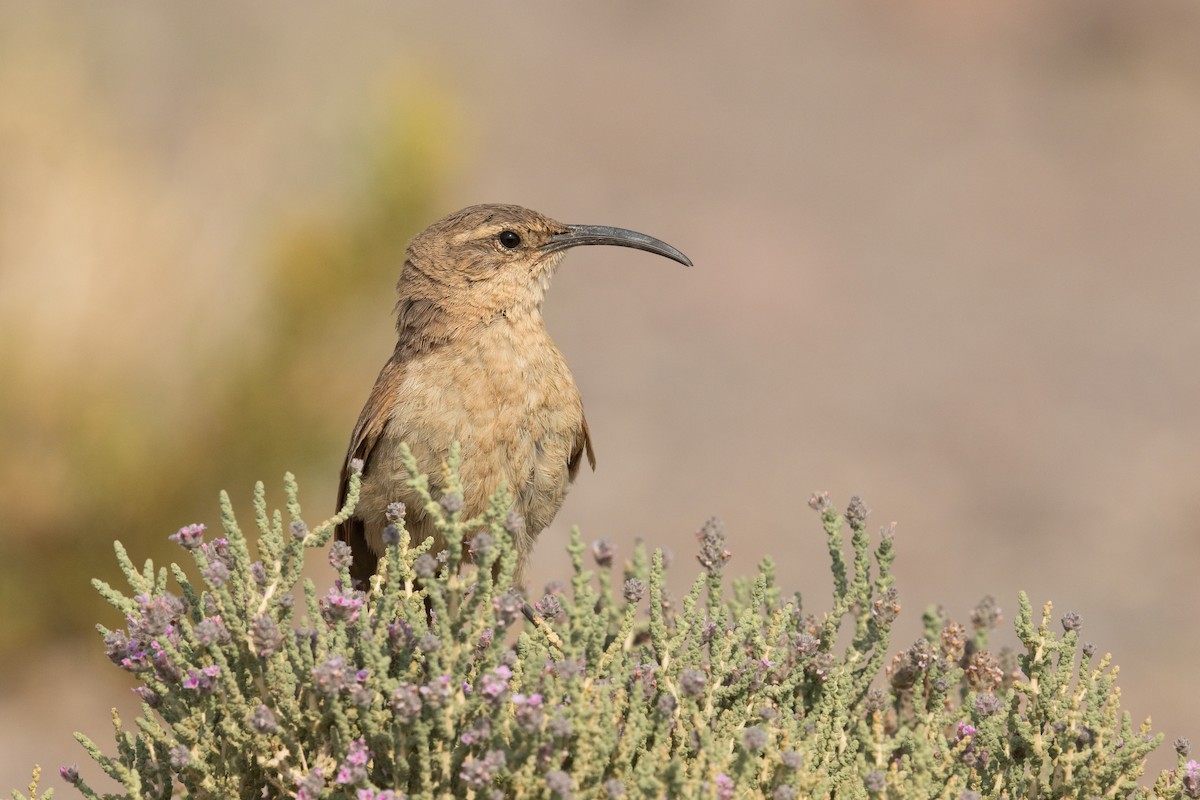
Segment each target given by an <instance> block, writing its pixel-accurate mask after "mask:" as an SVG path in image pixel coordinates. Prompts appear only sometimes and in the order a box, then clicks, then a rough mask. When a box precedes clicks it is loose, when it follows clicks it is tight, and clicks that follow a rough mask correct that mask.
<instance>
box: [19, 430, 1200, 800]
mask: <svg viewBox="0 0 1200 800" xmlns="http://www.w3.org/2000/svg"><path fill="white" fill-rule="evenodd" d="M407 466H408V469H409V471H410V473H411V474H416V469H415V465H414V464H413V463H412V462H411V459H410V460H409V463H408V464H407ZM445 471H446V481H445V485H446V486H447V492H446V495H445V496H444V497H442V498H433V497H430V496H429V492H428V488H427V487H428V483H427V481H426V479H425V478H424V477H418V478H415V479H414V480H413V481H412V486H413V487H414V488H415V489H417V490H418V491H420V492H421V493H422V497H423V500H424V502H425V509H424V510H425V512H426V513H427V514H429V515H430V516H431V517H432V518H433V519H435V520H436V522H437V527H438V530H439V531H440V532H441V533H442V535H443V536H444V537H445V539H446V541H447V542H449V546H448V547H447V549H446V550H445V551H443V552H441V553H436V554H434V553H431V552H430V547H431V542H412V541H411V540H410V538H409V536H408V534H407V532H406V531H405V529H404V525H403V517H404V510H403V508H401V507H399V506H398V505H397V506H394V507H392V508H391V509H389V512H388V514H389V520H390V524H391V527H390V528H389V529H388V531H387V533H386V535H385V541H387V542H388V552H387V555H386V557H385V558H384V559H383V560H382V561H381V563H380V569H379V574H378V575H377V576H376V577H375V578H374V579H373V581H372V583H371V585H370V587H369V589H368V591H366V592H365V593H364V592H362V591H359V590H357V589H353V588H350V587H351V583H350V576H349V571H348V567H349V564H350V553H349V549H348V548H346V547H345V546H344V545H340V544H336V543H335V544H334V545H333V546H332V547H330V548H329V549H328V558H329V561H330V563H331V564H332V565H333V566H334V568H335V569H336V570H337V571H338V573H339V576H340V577H339V580H338V581H337V582H336V583H335V585H334V586H333V587H331V588H329V589H327V590H326V591H325V592H324V594H321V593H319V592H318V591H317V589H316V587H315V586H314V585H313V583H312V582H311V581H309V580H303V581H302V580H301V566H302V563H303V560H304V556H305V553H306V552H307V551H308V550H309V549H311V548H325V547H327V546H328V544H329V539H330V537H331V533H332V530H333V527H334V525H335V524H336V523H337V522H339V521H340V520H342V519H344V518H346V516H347V515H348V514H349V511H350V509H351V508H352V507H353V504H354V502H356V500H357V494H358V476H357V475H356V476H355V477H354V479H353V480H352V481H351V490H350V493H349V494H350V496H349V499H348V503H347V507H346V508H344V509H342V510H341V512H339V514H338V515H337V516H336V517H335V518H333V519H331V520H328V521H326V522H324V523H321V524H320V525H317V526H315V527H312V528H310V527H309V526H308V525H307V524H305V523H304V522H303V521H302V519H301V514H300V507H299V504H298V502H297V499H296V486H295V483H294V481H293V480H292V478H291V476H288V477H287V479H286V481H285V485H286V490H287V504H286V512H287V515H288V517H289V520H288V522H287V523H285V522H284V518H283V514H282V513H280V512H278V511H277V512H275V513H273V514H270V513H268V510H267V505H266V500H265V495H264V491H263V487H262V485H261V484H259V486H258V487H257V488H256V493H255V510H256V514H255V517H256V519H255V522H256V525H257V528H258V530H259V536H258V539H257V548H256V549H257V553H256V555H257V557H255V556H254V555H252V554H251V550H250V546H249V543H248V542H247V540H246V537H245V536H244V535H243V533H242V530H241V528H240V527H239V525H238V523H237V521H236V520H235V519H234V515H233V513H232V511H231V507H230V503H229V499H228V497H227V496H225V495H222V527H223V529H224V530H223V535H222V536H220V537H213V538H209V537H208V536H207V532H206V531H205V530H204V529H203V527H202V526H197V525H190V526H187V527H185V528H183V529H181V530H180V531H179V532H178V533H177V534H175V535H174V536H173V537H172V538H173V539H174V540H175V541H177V542H178V543H179V545H181V546H182V547H183V548H185V549H187V550H188V551H189V552H190V554H191V556H192V557H193V558H194V559H195V562H196V567H197V573H198V574H199V576H200V579H201V580H200V582H197V581H195V580H193V579H192V578H191V577H189V575H188V574H187V573H186V572H185V571H184V570H183V569H181V568H180V567H178V566H176V565H174V564H172V565H171V568H170V570H169V571H168V570H165V569H160V570H157V571H156V570H155V569H154V568H153V565H152V564H150V563H147V564H146V565H145V567H144V568H143V569H142V570H140V571H139V570H138V569H137V568H136V567H135V566H134V564H133V563H132V561H131V560H130V559H129V557H128V556H127V555H126V553H125V551H124V550H123V549H122V548H121V546H120V545H119V544H118V545H117V556H118V558H119V559H120V562H121V566H122V568H123V570H124V573H125V575H126V577H127V578H128V580H129V583H130V585H131V587H132V596H128V595H125V594H123V593H121V592H119V591H117V590H116V589H113V588H111V587H109V586H107V585H105V584H103V583H100V582H97V583H96V585H97V588H98V589H99V591H100V592H101V594H103V595H104V597H105V598H106V599H107V600H108V601H109V602H110V603H112V604H113V605H114V606H116V607H117V608H118V609H120V610H121V612H122V613H123V614H124V615H125V617H126V619H127V624H126V627H125V629H124V630H112V631H110V630H107V629H104V628H101V633H102V634H103V636H104V644H105V648H106V650H107V653H108V655H109V657H110V658H111V659H112V661H113V663H114V664H115V665H117V666H118V667H120V668H121V669H124V670H126V671H128V672H130V673H132V674H134V675H136V676H137V677H138V679H139V680H140V686H139V687H138V688H137V689H136V691H137V692H138V694H139V695H140V696H141V698H142V700H143V710H142V716H141V718H139V719H138V720H137V722H136V730H132V731H131V730H128V729H126V728H125V726H124V725H123V723H122V722H121V720H120V719H117V718H115V717H114V724H115V726H116V736H117V745H116V753H115V755H106V754H105V753H104V752H103V751H102V750H101V748H100V747H99V746H97V745H96V744H95V743H93V742H92V740H91V739H89V738H87V737H85V736H83V735H82V734H77V738H78V739H79V741H80V742H81V743H82V744H83V746H84V747H85V748H86V749H87V751H88V753H89V754H90V755H91V756H92V758H93V759H95V761H96V762H97V764H98V765H99V766H100V768H101V769H102V770H103V771H104V772H105V773H106V774H107V775H109V776H111V777H112V778H113V779H115V780H116V781H117V782H118V783H120V785H121V786H122V787H124V790H125V794H123V795H120V796H122V797H129V798H140V797H169V796H171V795H173V794H178V795H181V796H187V797H203V798H209V797H213V798H227V797H245V798H251V797H254V798H258V797H296V798H354V799H355V800H396V799H397V798H403V797H413V798H432V797H435V796H436V797H451V796H453V797H466V798H504V797H522V798H525V797H531V798H559V799H560V800H567V799H568V798H576V797H578V798H619V797H631V798H632V797H688V798H693V797H695V798H722V799H724V798H734V797H767V798H774V799H775V800H789V798H833V797H836V798H931V797H943V798H952V799H953V798H958V799H959V800H970V799H971V798H981V797H1011V798H1084V797H1090V796H1093V795H1095V796H1118V797H1124V796H1130V795H1133V796H1138V797H1150V796H1151V794H1150V791H1151V790H1149V789H1147V788H1138V779H1139V778H1140V776H1141V775H1142V771H1143V765H1144V759H1145V756H1146V754H1147V753H1148V752H1149V751H1150V750H1151V749H1153V748H1154V747H1155V746H1156V745H1158V744H1159V742H1160V741H1161V736H1155V735H1152V734H1151V732H1150V730H1149V727H1148V725H1143V726H1141V727H1140V728H1134V727H1133V726H1132V724H1131V722H1130V719H1129V716H1128V714H1123V713H1122V712H1121V711H1120V708H1119V702H1118V699H1119V693H1118V691H1117V689H1116V687H1115V685H1114V682H1113V681H1114V677H1115V672H1116V670H1115V668H1113V667H1112V666H1111V665H1110V663H1109V657H1108V656H1104V657H1101V658H1099V659H1097V658H1096V654H1095V652H1094V649H1093V648H1092V647H1091V646H1090V645H1080V644H1079V639H1078V631H1079V628H1080V619H1079V617H1078V615H1075V614H1067V615H1065V616H1064V617H1062V618H1061V626H1062V628H1063V632H1062V633H1057V632H1056V631H1055V630H1054V627H1055V625H1054V620H1053V615H1052V613H1051V608H1050V606H1049V604H1047V605H1046V606H1045V607H1043V609H1042V611H1041V613H1040V615H1035V614H1034V611H1033V609H1032V607H1031V606H1030V604H1029V601H1028V600H1027V599H1026V598H1025V597H1024V595H1022V596H1021V597H1020V600H1019V604H1018V612H1017V619H1016V633H1017V636H1018V637H1019V640H1020V643H1021V652H1019V653H1012V652H1007V651H1004V650H1002V651H1000V652H993V651H992V650H990V649H989V647H988V637H989V633H990V632H991V631H992V630H993V629H994V628H995V627H996V626H997V625H998V624H999V623H1000V621H1001V618H1000V613H999V610H998V608H997V607H996V605H995V603H994V602H992V601H990V600H986V601H984V602H983V603H981V604H980V605H979V606H978V607H976V609H975V610H974V611H973V612H972V613H971V615H970V617H969V620H968V623H967V624H962V623H959V622H956V621H953V620H951V619H949V618H948V617H947V616H946V615H945V614H944V613H943V612H940V611H931V612H927V613H926V615H925V634H924V636H923V637H922V638H921V639H919V640H918V641H916V642H915V643H913V644H911V645H909V646H908V647H906V648H904V649H902V650H900V651H899V652H897V653H895V654H894V655H892V656H891V657H890V658H889V650H888V647H889V632H890V630H891V627H892V624H893V622H894V620H895V619H896V616H897V614H898V613H899V612H900V603H899V599H898V594H897V591H896V589H895V587H894V586H893V580H892V575H891V564H892V560H893V557H894V532H893V530H892V529H891V528H885V529H883V530H882V531H881V532H880V534H879V535H878V536H877V537H874V540H873V537H872V536H871V535H870V534H869V533H868V530H867V526H866V520H867V510H866V508H865V506H864V505H863V504H862V502H861V501H859V500H858V499H857V498H855V499H852V500H851V501H850V503H849V504H848V506H847V508H846V510H845V512H844V513H840V512H839V511H838V510H837V509H836V508H834V507H833V506H832V505H831V504H830V502H829V500H828V498H827V497H825V496H816V497H814V498H813V499H812V501H811V502H810V505H811V507H812V508H813V509H814V510H815V511H816V512H817V513H818V515H819V517H820V520H821V523H822V525H823V527H824V533H825V537H826V539H827V542H828V549H829V556H830V559H831V567H832V574H833V595H832V605H831V607H830V609H829V610H827V611H824V612H815V611H811V610H809V609H807V608H806V607H804V606H803V605H802V604H801V600H800V596H799V595H798V594H796V595H786V594H785V593H784V592H783V591H782V590H781V589H780V588H779V587H778V586H777V584H776V580H775V574H774V569H773V567H772V564H771V562H770V561H764V562H763V563H762V564H761V565H760V566H759V568H758V572H757V575H756V576H754V577H753V578H743V579H738V580H735V581H733V582H732V586H731V588H727V587H726V582H725V580H724V569H725V565H726V562H727V561H728V560H729V558H730V553H729V551H728V550H727V548H726V541H725V535H724V532H723V529H722V526H721V523H720V522H719V521H717V520H715V519H714V520H709V521H708V522H707V523H705V524H704V526H703V527H702V528H701V529H700V531H699V533H698V534H697V536H698V539H699V555H698V560H699V563H700V566H701V570H700V574H699V577H697V578H696V580H695V581H694V583H693V584H692V585H691V588H690V590H689V591H688V592H687V594H686V595H684V596H683V597H682V598H675V597H672V596H671V595H670V593H669V592H668V591H667V589H666V586H665V581H664V573H665V570H666V567H667V561H668V559H667V558H666V557H665V556H664V553H663V552H662V551H655V552H653V553H649V552H648V551H647V550H646V549H645V548H643V547H640V546H639V547H637V548H636V549H635V550H634V551H633V553H632V554H631V555H630V557H629V558H628V560H627V561H625V562H624V563H623V564H621V565H618V560H617V557H616V553H615V549H614V548H613V547H612V546H611V545H610V544H608V543H606V542H603V541H599V542H595V543H593V544H592V545H591V546H590V547H588V546H585V545H584V543H583V542H582V541H581V540H580V538H579V536H578V533H573V534H572V538H571V542H570V544H569V545H568V548H567V550H568V553H569V555H570V559H571V566H572V572H571V576H570V578H569V580H568V581H566V582H563V583H553V584H551V585H549V586H547V587H546V589H545V591H544V592H542V593H541V594H540V596H538V597H533V598H531V599H532V600H533V602H532V603H528V602H527V601H526V599H525V596H524V594H523V592H522V590H521V588H520V587H518V586H515V585H514V583H513V574H514V571H515V566H516V555H515V552H514V550H513V549H512V545H511V532H512V531H513V530H516V529H517V528H518V526H519V525H520V520H518V519H515V518H514V516H513V515H512V514H511V513H510V511H509V507H508V506H509V503H508V499H507V497H506V495H505V494H503V493H498V494H496V495H495V496H494V497H493V498H492V501H491V505H490V507H489V508H488V510H487V512H486V513H484V514H483V515H482V516H480V517H478V518H475V519H464V518H463V517H462V515H461V508H462V503H461V502H455V501H456V500H457V498H459V497H461V495H462V486H461V484H460V482H459V479H458V453H457V450H456V451H455V452H454V453H452V454H451V457H450V459H449V463H448V464H447V465H446V470H445ZM847 529H848V530H849V537H850V545H849V549H848V553H847V552H846V547H845V541H844V535H845V531H846V530H847ZM465 542H466V543H469V544H468V545H467V546H466V547H464V546H463V544H464V543H465ZM614 573H616V574H614ZM168 575H170V576H171V577H173V578H174V580H175V583H176V584H177V585H178V590H176V591H175V592H173V591H171V590H170V589H169V585H168ZM298 586H302V599H300V600H297V599H295V597H294V595H293V589H294V588H296V587H298ZM1189 748H1190V746H1189V745H1188V744H1187V742H1186V741H1184V740H1180V741H1178V742H1176V750H1177V752H1178V753H1179V767H1178V769H1176V770H1168V771H1165V772H1163V773H1162V774H1161V775H1160V776H1159V777H1158V779H1157V782H1156V783H1155V784H1154V786H1153V793H1154V796H1158V797H1200V767H1198V766H1197V763H1196V762H1195V761H1189V760H1187V756H1188V754H1189V753H1188V751H1189ZM61 772H62V775H63V777H64V778H65V779H66V780H67V782H68V783H70V784H73V785H74V786H75V787H76V788H77V789H78V790H79V791H81V792H82V793H83V794H84V796H86V797H97V796H98V795H97V793H96V792H95V791H94V790H93V789H92V788H91V787H89V785H88V784H87V783H86V782H85V781H84V779H83V778H82V777H81V775H80V773H79V771H78V770H77V769H76V768H75V767H67V768H63V769H62V770H61ZM35 783H36V781H35ZM15 796H18V797H20V795H19V794H17V795H15Z"/></svg>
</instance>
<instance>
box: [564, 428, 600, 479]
mask: <svg viewBox="0 0 1200 800" xmlns="http://www.w3.org/2000/svg"><path fill="white" fill-rule="evenodd" d="M580 419H581V420H582V421H583V422H582V424H581V425H580V426H579V432H578V433H577V434H576V435H575V447H574V448H573V449H572V450H571V460H570V461H568V462H567V476H568V477H569V478H570V479H571V480H575V476H576V475H578V474H579V462H580V461H581V460H582V458H583V454H584V452H586V453H587V460H588V465H589V466H590V467H591V468H592V470H593V471H595V469H596V451H595V450H593V449H592V434H591V433H590V432H589V431H588V424H587V417H580Z"/></svg>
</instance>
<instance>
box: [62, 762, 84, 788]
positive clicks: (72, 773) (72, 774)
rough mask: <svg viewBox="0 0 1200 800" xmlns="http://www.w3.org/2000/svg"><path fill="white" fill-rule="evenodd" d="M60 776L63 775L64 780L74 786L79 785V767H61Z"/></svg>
mask: <svg viewBox="0 0 1200 800" xmlns="http://www.w3.org/2000/svg"><path fill="white" fill-rule="evenodd" d="M58 774H59V775H62V779H63V780H64V781H66V782H67V783H69V784H71V785H72V786H74V785H75V784H77V783H79V767H77V766H76V765H74V764H72V765H71V766H69V767H59V768H58Z"/></svg>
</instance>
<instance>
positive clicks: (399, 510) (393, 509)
mask: <svg viewBox="0 0 1200 800" xmlns="http://www.w3.org/2000/svg"><path fill="white" fill-rule="evenodd" d="M383 513H384V516H385V517H386V518H387V521H388V522H390V523H392V524H393V525H399V524H400V523H401V522H403V521H404V503H401V502H400V501H399V500H396V501H394V502H391V503H388V506H387V509H386V510H385V511H384V512H383Z"/></svg>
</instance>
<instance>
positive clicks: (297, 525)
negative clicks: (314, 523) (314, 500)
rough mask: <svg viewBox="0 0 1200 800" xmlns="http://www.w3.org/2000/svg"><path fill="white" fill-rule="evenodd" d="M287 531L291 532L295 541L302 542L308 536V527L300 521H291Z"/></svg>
mask: <svg viewBox="0 0 1200 800" xmlns="http://www.w3.org/2000/svg"><path fill="white" fill-rule="evenodd" d="M288 530H290V531H291V532H292V536H293V537H295V539H296V541H298V542H302V541H304V539H305V538H306V537H307V536H308V525H306V524H305V522H304V520H302V519H294V520H292V524H291V525H289V526H288Z"/></svg>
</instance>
